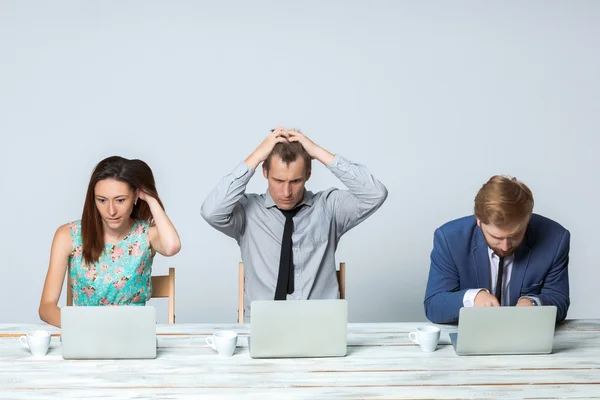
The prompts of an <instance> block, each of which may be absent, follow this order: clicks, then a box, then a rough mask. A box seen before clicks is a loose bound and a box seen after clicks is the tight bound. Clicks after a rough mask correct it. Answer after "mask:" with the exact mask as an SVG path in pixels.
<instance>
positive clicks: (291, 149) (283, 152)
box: [263, 142, 311, 176]
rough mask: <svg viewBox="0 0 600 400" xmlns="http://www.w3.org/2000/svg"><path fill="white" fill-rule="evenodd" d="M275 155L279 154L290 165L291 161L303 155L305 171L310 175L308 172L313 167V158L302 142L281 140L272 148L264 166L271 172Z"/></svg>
mask: <svg viewBox="0 0 600 400" xmlns="http://www.w3.org/2000/svg"><path fill="white" fill-rule="evenodd" d="M273 156H278V157H279V158H281V161H283V162H284V163H285V164H286V165H289V164H290V163H291V162H294V161H296V159H297V158H298V157H302V159H304V173H305V175H306V176H308V173H309V172H310V169H311V158H310V155H309V154H308V152H307V151H306V150H304V147H303V146H302V145H301V144H300V142H279V143H277V144H276V145H275V146H274V147H273V150H271V153H270V154H269V156H268V157H267V159H266V160H265V162H264V163H263V168H264V169H265V170H266V171H267V172H269V169H270V168H271V158H272V157H273Z"/></svg>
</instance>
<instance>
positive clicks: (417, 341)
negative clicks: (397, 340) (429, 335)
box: [408, 332, 419, 344]
mask: <svg viewBox="0 0 600 400" xmlns="http://www.w3.org/2000/svg"><path fill="white" fill-rule="evenodd" d="M408 338H409V339H410V340H412V341H413V342H415V343H416V344H419V340H418V339H417V332H411V333H409V334H408Z"/></svg>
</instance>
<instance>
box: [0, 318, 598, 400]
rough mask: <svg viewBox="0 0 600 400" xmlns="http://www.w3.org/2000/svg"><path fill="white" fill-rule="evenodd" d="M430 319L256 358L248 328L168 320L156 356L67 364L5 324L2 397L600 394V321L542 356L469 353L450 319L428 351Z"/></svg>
mask: <svg viewBox="0 0 600 400" xmlns="http://www.w3.org/2000/svg"><path fill="white" fill-rule="evenodd" d="M420 325H423V323H374V324H349V325H348V355H347V356H346V357H341V358H310V359H268V360H255V359H252V358H250V356H249V355H248V347H247V344H248V341H247V337H248V333H249V327H248V326H246V325H237V324H176V325H158V327H157V330H158V347H159V348H158V357H157V358H156V359H155V360H118V361H117V360H101V361H97V360H96V361H66V360H63V359H62V356H61V349H60V343H59V337H58V335H55V336H53V338H52V344H51V347H50V350H49V352H48V355H47V356H45V357H40V358H34V357H32V356H31V354H30V353H29V352H28V350H27V349H25V348H24V347H23V346H21V344H20V343H19V340H18V336H19V335H20V334H23V333H25V332H28V331H29V330H31V329H36V328H40V329H48V326H47V325H24V324H0V398H3V399H4V398H6V399H40V398H50V397H54V398H59V399H62V398H78V399H81V398H90V399H141V398H150V399H198V398H207V399H230V398H231V399H238V398H250V399H307V398H315V399H323V398H335V399H357V398H361V399H423V398H425V399H458V398H468V399H472V398H478V399H483V398H486V399H509V398H510V399H513V398H527V399H558V398H561V399H562V398H570V399H575V398H576V399H584V398H585V399H590V398H597V399H600V320H577V321H568V322H567V323H565V324H562V325H560V326H559V327H558V328H557V331H556V335H555V339H554V351H553V353H552V354H550V355H534V356H483V357H459V356H457V355H456V354H455V353H454V349H453V348H452V345H451V344H450V340H449V337H448V333H449V332H454V331H456V328H455V327H452V326H445V325H440V326H441V327H442V335H441V338H440V345H439V346H438V350H437V351H435V352H434V353H424V352H422V351H421V350H420V348H419V347H418V346H417V345H415V344H413V343H412V342H411V341H410V339H408V333H409V332H410V331H412V330H414V329H415V328H416V327H417V326H420ZM219 329H232V330H235V331H237V332H238V333H240V338H239V340H238V348H237V349H236V353H235V354H234V356H233V357H232V358H229V359H224V358H220V357H218V356H217V355H216V353H215V351H214V350H213V349H211V348H210V347H208V346H207V345H206V343H205V338H206V337H207V336H209V335H210V334H211V333H212V332H213V331H215V330H219ZM51 330H52V331H53V332H54V333H55V334H58V333H59V331H58V330H56V329H51Z"/></svg>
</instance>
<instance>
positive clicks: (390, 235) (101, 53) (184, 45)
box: [0, 0, 600, 322]
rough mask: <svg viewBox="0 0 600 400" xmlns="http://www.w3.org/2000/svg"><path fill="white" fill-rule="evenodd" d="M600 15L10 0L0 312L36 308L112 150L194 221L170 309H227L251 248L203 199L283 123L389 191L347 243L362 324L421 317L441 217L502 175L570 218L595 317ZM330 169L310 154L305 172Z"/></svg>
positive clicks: (454, 4) (544, 7)
mask: <svg viewBox="0 0 600 400" xmlns="http://www.w3.org/2000/svg"><path fill="white" fill-rule="evenodd" d="M598 21H600V2H594V1H566V0H565V1H486V2H483V1H303V2H291V1H290V2H285V1H275V0H274V1H256V2H246V1H242V0H234V1H221V2H208V1H206V2H202V1H53V2H42V1H0V135H1V144H0V153H1V154H0V174H1V175H0V178H1V185H0V187H1V190H2V194H1V196H0V211H1V212H2V218H1V223H0V225H1V226H2V229H1V230H0V254H1V256H2V261H1V262H0V282H1V285H0V286H1V290H0V304H2V308H1V312H0V321H1V322H35V321H38V316H37V307H38V303H39V298H40V294H41V290H42V285H43V281H44V277H45V273H46V269H47V266H48V260H49V250H50V244H51V241H52V237H53V234H54V232H55V230H56V228H57V227H58V226H59V225H60V224H63V223H66V222H69V221H72V220H75V219H78V218H80V216H81V210H82V206H83V199H84V195H85V188H86V185H87V182H88V179H89V175H90V173H91V171H92V169H93V167H94V166H95V164H96V163H97V162H98V161H100V160H101V159H102V158H104V157H107V156H110V155H115V154H118V155H122V156H124V157H128V158H141V159H143V160H145V161H147V162H148V163H149V164H150V166H151V167H152V168H153V170H154V172H155V176H156V179H157V184H158V189H159V192H160V194H161V197H162V199H163V201H164V203H165V205H166V207H167V212H168V214H169V215H170V217H171V219H172V220H173V222H174V224H175V225H176V227H177V228H178V230H179V233H180V235H181V237H182V245H183V248H182V250H181V252H180V254H178V255H177V256H175V257H173V258H170V259H167V258H162V257H160V256H158V257H157V258H156V261H155V268H154V269H155V273H164V272H166V270H167V268H168V267H169V266H171V265H173V266H176V268H177V310H176V312H177V318H178V322H203V321H204V322H208V321H210V322H233V321H235V318H236V300H237V286H236V285H237V262H238V261H239V260H240V256H239V250H238V248H237V245H236V243H235V241H234V240H232V239H230V238H228V237H226V236H224V235H222V234H220V233H218V232H217V231H215V230H213V229H211V228H210V227H209V226H208V224H206V223H205V222H204V221H203V220H202V219H201V217H200V213H199V209H200V205H201V203H202V201H203V200H204V198H205V196H206V195H207V193H208V192H209V191H210V190H211V188H212V187H213V186H214V185H215V183H216V182H217V181H218V180H219V179H220V178H221V177H222V176H223V175H225V174H226V173H228V172H229V170H230V169H232V168H233V167H234V166H235V165H236V164H237V163H238V162H240V161H241V160H243V159H244V158H245V157H246V156H247V155H248V154H250V152H251V151H252V150H253V149H254V148H255V147H256V146H257V145H258V144H259V143H260V141H261V140H262V139H263V138H264V137H265V136H266V134H267V132H268V130H269V129H270V128H272V127H274V126H276V125H279V124H281V125H284V126H289V127H296V128H300V129H302V130H303V132H305V134H306V135H307V136H309V137H310V138H312V139H313V140H314V141H315V142H316V143H318V144H320V145H322V146H323V147H325V148H327V149H329V150H330V151H332V152H335V153H340V154H343V155H344V156H346V157H348V158H350V159H351V160H354V161H356V162H359V163H361V164H365V165H367V166H368V167H369V168H370V170H371V171H372V173H373V174H375V175H376V176H377V177H378V178H380V179H381V180H382V181H383V182H384V183H385V184H386V185H387V187H388V189H389V198H388V200H387V202H386V204H384V206H383V207H382V208H381V209H380V210H379V211H378V212H377V213H376V214H375V215H374V216H372V217H371V218H370V219H369V220H367V221H366V222H365V223H363V224H362V225H360V226H359V227H357V228H355V229H354V230H353V231H351V232H349V233H348V234H347V235H346V236H345V237H344V238H343V239H342V241H341V244H340V247H339V250H338V261H346V262H347V264H348V273H347V279H348V283H347V293H348V295H347V297H348V300H349V303H350V320H351V321H414V320H424V319H425V317H424V313H423V306H422V299H423V294H424V289H425V283H426V279H427V273H428V269H429V252H430V251H431V244H432V236H433V230H434V229H435V228H436V227H437V226H439V225H441V224H442V223H444V222H445V221H447V220H450V219H453V218H457V217H460V216H463V215H466V214H470V213H471V210H472V202H473V198H474V196H475V193H476V191H477V190H478V189H479V187H480V186H481V184H482V183H483V182H485V181H486V180H487V179H488V178H489V177H490V176H491V175H493V174H497V173H501V174H510V175H515V176H517V177H518V178H520V179H522V180H524V181H525V182H526V183H527V184H528V185H529V186H530V187H531V189H532V190H533V192H534V195H535V199H536V206H535V211H536V212H538V213H541V214H544V215H546V216H549V217H551V218H553V219H555V220H557V221H559V222H561V223H562V224H563V225H564V226H565V227H567V228H568V229H569V230H570V231H571V233H572V242H571V264H570V281H571V291H572V294H571V300H572V306H571V309H570V312H569V318H598V317H600V309H598V307H595V304H596V298H597V295H596V290H597V283H596V282H597V281H598V279H599V278H600V272H599V269H598V268H597V262H596V260H597V255H596V253H595V250H594V248H595V247H597V243H598V240H599V237H598V226H599V224H598V222H599V219H598V213H597V209H598V200H597V199H598V196H599V194H600V191H599V183H598V182H599V178H600V173H599V172H598V164H597V162H596V160H595V155H596V152H597V150H598V148H599V140H598V133H597V131H598V126H599V123H600V112H599V111H600V109H599V108H600V107H599V105H600V104H599V98H598V93H600V78H599V74H598V71H600V52H599V51H598V49H600V43H599V42H600V39H599V38H600V24H599V23H598ZM337 185H340V183H339V182H338V181H337V180H336V179H335V178H334V177H333V176H332V175H331V174H330V173H329V172H328V171H327V170H326V169H325V168H324V167H323V166H321V165H315V166H314V172H313V177H312V179H311V180H310V181H309V184H308V188H309V189H311V190H318V189H322V188H326V187H329V186H337ZM265 188H266V181H265V180H264V178H262V176H261V175H260V174H257V175H256V176H255V178H254V179H253V181H252V182H251V184H250V187H249V190H251V191H259V192H262V191H264V190H265ZM61 302H63V303H64V298H63V299H61ZM153 302H154V301H153ZM154 304H155V305H156V306H157V307H158V308H159V310H158V312H159V315H160V316H161V318H162V317H163V316H164V319H163V321H165V320H166V306H165V304H164V302H158V301H156V302H154ZM161 310H165V311H164V312H163V311H161Z"/></svg>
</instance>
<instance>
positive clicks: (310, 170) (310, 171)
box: [306, 168, 312, 180]
mask: <svg viewBox="0 0 600 400" xmlns="http://www.w3.org/2000/svg"><path fill="white" fill-rule="evenodd" d="M311 173H312V168H309V169H308V171H306V180H309V179H310V174H311Z"/></svg>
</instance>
